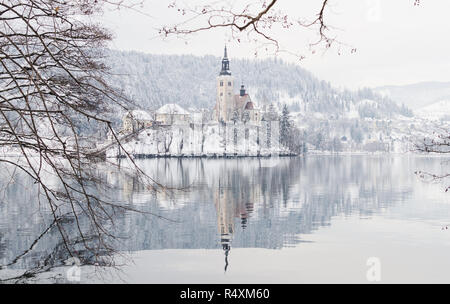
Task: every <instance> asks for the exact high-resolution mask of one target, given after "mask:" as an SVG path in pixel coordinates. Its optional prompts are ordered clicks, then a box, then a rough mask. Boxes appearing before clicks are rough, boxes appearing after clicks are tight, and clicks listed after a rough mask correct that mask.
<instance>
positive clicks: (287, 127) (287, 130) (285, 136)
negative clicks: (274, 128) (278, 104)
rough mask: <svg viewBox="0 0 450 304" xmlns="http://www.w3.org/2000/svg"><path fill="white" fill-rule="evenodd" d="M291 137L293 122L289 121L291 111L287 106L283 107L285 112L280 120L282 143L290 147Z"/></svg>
mask: <svg viewBox="0 0 450 304" xmlns="http://www.w3.org/2000/svg"><path fill="white" fill-rule="evenodd" d="M290 136H291V122H290V121H289V110H288V108H287V105H284V106H283V112H282V114H281V118H280V143H281V144H283V145H284V146H286V147H289V141H290V140H289V138H290Z"/></svg>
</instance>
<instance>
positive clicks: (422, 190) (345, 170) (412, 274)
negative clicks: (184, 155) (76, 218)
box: [0, 155, 450, 283]
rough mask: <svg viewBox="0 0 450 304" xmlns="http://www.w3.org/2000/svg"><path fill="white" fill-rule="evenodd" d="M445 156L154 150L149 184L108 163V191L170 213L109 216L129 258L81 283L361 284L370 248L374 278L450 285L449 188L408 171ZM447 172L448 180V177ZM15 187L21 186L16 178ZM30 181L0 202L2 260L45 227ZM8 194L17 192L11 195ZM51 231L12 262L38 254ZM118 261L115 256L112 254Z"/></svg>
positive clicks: (437, 166)
mask: <svg viewBox="0 0 450 304" xmlns="http://www.w3.org/2000/svg"><path fill="white" fill-rule="evenodd" d="M448 160H449V159H446V158H440V157H419V156H404V155H402V156H367V155H359V156H356V155H353V156H307V157H303V158H302V157H298V158H280V159H256V158H240V159H151V160H142V161H139V165H140V166H141V167H142V168H143V169H144V170H145V171H146V172H147V173H148V174H150V175H151V176H153V177H155V178H157V179H158V180H159V181H161V182H162V183H164V184H166V185H170V186H174V187H183V188H186V191H181V192H175V193H156V194H155V193H153V192H151V191H149V190H147V189H145V188H144V187H142V186H141V184H140V183H138V182H137V180H136V179H134V178H133V177H124V176H122V175H120V176H119V175H118V174H117V173H116V172H114V171H112V170H111V171H107V172H105V174H106V176H105V178H106V179H107V180H108V181H109V182H111V183H113V184H115V185H116V186H117V190H116V192H115V193H113V194H112V195H113V197H114V198H115V199H116V200H118V201H122V202H127V203H129V204H133V205H135V206H136V207H139V208H145V210H147V211H151V212H153V213H157V214H159V215H163V216H165V217H167V218H169V219H172V220H175V221H176V222H175V223H174V222H171V221H166V220H162V219H157V218H154V217H148V216H145V215H142V214H136V213H127V214H126V215H124V216H121V217H119V218H118V219H117V220H116V228H115V231H116V233H117V234H119V235H120V236H122V237H124V239H123V241H121V242H120V248H118V249H119V250H120V251H123V252H126V253H129V254H130V255H129V257H131V258H132V262H129V261H125V262H126V264H125V265H124V266H121V267H120V274H118V273H117V274H116V273H115V272H114V271H112V272H111V273H110V275H108V276H103V277H102V278H98V277H95V276H94V277H92V276H88V275H86V276H84V277H82V282H96V281H102V282H121V281H125V282H130V283H263V282H264V283H302V282H368V281H367V278H366V273H367V271H368V269H369V266H368V265H367V264H366V263H367V260H368V258H370V257H376V258H378V259H379V261H380V269H381V282H386V283H387V282H446V283H450V275H449V274H450V258H449V253H450V229H449V230H446V229H445V228H444V229H443V227H445V226H446V225H447V224H449V223H450V194H446V193H444V189H445V184H442V183H426V182H423V181H421V180H419V179H418V178H417V176H416V175H415V174H414V171H417V170H427V171H431V172H433V173H441V172H446V170H447V171H448V170H450V166H449V165H448V163H447V162H446V161H448ZM447 182H448V181H447ZM19 186H20V187H19ZM24 186H25V187H31V186H32V183H31V181H27V180H26V179H24V180H22V181H20V182H17V185H14V184H13V185H12V186H10V187H9V188H8V190H7V192H6V194H5V195H4V197H3V202H2V204H1V205H0V261H1V263H2V264H5V263H7V262H8V261H10V260H11V259H13V258H14V257H15V256H17V255H18V254H20V253H21V252H22V251H23V250H25V249H26V248H27V247H29V246H30V242H32V241H33V240H34V239H35V238H36V236H37V235H39V233H40V232H41V231H42V229H43V228H44V227H46V218H47V217H46V214H45V210H42V208H41V209H40V210H41V211H39V212H38V211H37V209H36V208H30V204H31V203H32V202H33V193H32V191H28V192H27V191H23V190H21V189H23V187H24ZM11 201H14V202H16V203H15V204H11ZM57 238H58V234H57V233H54V234H51V235H49V236H46V239H43V240H41V241H40V242H39V244H38V245H37V246H36V248H35V249H34V250H33V252H31V253H30V254H28V255H26V256H25V257H24V258H22V259H21V261H20V263H18V264H17V265H16V266H15V267H22V268H27V267H31V266H32V265H33V264H35V263H39V261H40V259H42V256H44V255H45V254H46V253H47V252H48V251H51V250H52V246H54V244H55V243H56V242H57V241H58V240H57ZM119 259H121V258H119Z"/></svg>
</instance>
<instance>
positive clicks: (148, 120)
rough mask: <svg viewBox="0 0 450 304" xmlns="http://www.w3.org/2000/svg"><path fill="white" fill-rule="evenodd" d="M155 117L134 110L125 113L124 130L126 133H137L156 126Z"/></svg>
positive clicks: (123, 119)
mask: <svg viewBox="0 0 450 304" xmlns="http://www.w3.org/2000/svg"><path fill="white" fill-rule="evenodd" d="M154 121H155V119H154V118H153V115H151V114H150V113H148V112H146V111H142V110H133V111H129V112H127V113H125V115H124V116H123V118H122V130H123V131H124V132H125V133H131V132H136V131H138V130H141V129H144V128H147V127H150V126H152V125H153V124H154Z"/></svg>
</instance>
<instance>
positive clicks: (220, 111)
mask: <svg viewBox="0 0 450 304" xmlns="http://www.w3.org/2000/svg"><path fill="white" fill-rule="evenodd" d="M233 99H234V78H233V76H231V71H230V61H229V60H228V54H227V47H226V46H225V50H224V55H223V59H222V69H221V71H220V73H219V76H218V77H217V101H216V119H217V120H218V121H222V120H223V121H225V122H226V121H228V120H230V118H231V115H232V113H231V111H232V108H233Z"/></svg>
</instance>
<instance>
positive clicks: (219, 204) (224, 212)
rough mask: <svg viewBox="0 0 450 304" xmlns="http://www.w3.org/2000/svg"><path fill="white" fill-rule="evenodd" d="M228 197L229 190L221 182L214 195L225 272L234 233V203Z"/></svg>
mask: <svg viewBox="0 0 450 304" xmlns="http://www.w3.org/2000/svg"><path fill="white" fill-rule="evenodd" d="M228 195H229V191H228V189H226V188H223V187H222V184H221V181H220V180H219V189H217V190H216V192H215V194H214V203H215V205H216V211H217V228H218V232H219V234H220V244H221V245H222V249H223V250H224V252H225V271H227V268H228V254H229V252H230V250H231V239H232V237H233V233H234V201H233V199H232V197H228Z"/></svg>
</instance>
